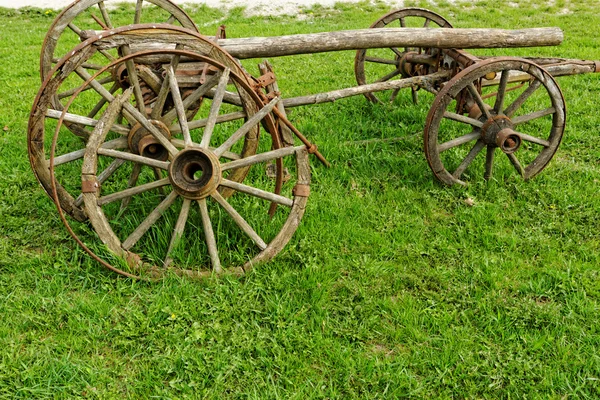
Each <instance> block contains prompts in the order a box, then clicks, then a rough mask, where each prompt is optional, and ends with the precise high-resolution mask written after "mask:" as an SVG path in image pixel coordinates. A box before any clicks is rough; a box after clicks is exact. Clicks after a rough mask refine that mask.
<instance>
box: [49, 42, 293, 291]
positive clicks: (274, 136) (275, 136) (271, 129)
mask: <svg viewBox="0 0 600 400" xmlns="http://www.w3.org/2000/svg"><path fill="white" fill-rule="evenodd" d="M165 52H167V53H170V54H179V55H181V56H188V57H191V58H196V59H198V60H200V61H205V62H206V61H209V60H211V61H212V63H213V64H215V65H216V66H218V67H219V68H221V69H224V68H225V66H224V65H222V64H220V63H218V62H216V61H214V60H212V59H209V58H208V57H205V56H202V55H199V54H196V53H193V52H189V51H183V50H149V51H143V52H139V53H135V54H131V55H129V56H126V57H122V58H120V59H117V60H115V61H113V62H112V63H111V64H109V65H107V66H105V67H104V68H103V69H101V70H99V71H97V72H96V73H95V74H94V75H93V76H92V77H91V78H90V79H88V80H87V81H86V82H85V83H84V84H83V85H82V86H80V88H79V89H78V90H77V92H76V93H74V94H73V96H72V97H71V99H70V100H69V102H68V103H67V104H66V105H65V107H64V109H63V111H62V113H61V116H60V118H59V119H58V123H57V127H56V129H55V132H54V135H53V138H52V145H51V149H50V177H51V186H52V200H53V201H54V204H55V206H56V208H57V210H58V214H59V217H60V219H61V221H62V222H63V224H64V225H65V227H66V228H67V231H68V232H69V234H70V235H71V236H72V237H73V239H74V240H75V241H76V242H77V244H79V246H80V247H81V248H82V249H83V250H84V251H85V252H86V253H88V255H90V256H91V257H92V258H93V259H94V260H96V261H98V262H99V263H100V264H102V265H103V266H104V267H106V268H108V269H109V270H111V271H113V272H116V273H118V274H120V275H124V276H126V277H129V278H134V279H142V280H152V278H148V277H146V276H142V275H135V274H131V273H129V272H126V271H123V270H121V269H119V268H117V267H115V266H113V265H112V264H110V263H108V262H107V261H105V260H104V259H102V258H101V257H100V256H98V255H97V254H96V253H94V252H93V251H92V250H91V249H90V248H89V247H88V246H86V245H85V244H84V243H83V241H82V240H81V238H79V236H78V235H77V234H76V233H75V232H74V231H73V229H72V228H71V225H70V224H69V222H68V220H67V218H66V216H65V213H64V211H63V210H62V207H61V205H60V199H59V197H58V192H57V186H56V179H55V173H54V172H55V171H54V156H55V152H56V146H57V141H58V135H59V131H60V128H61V126H62V124H63V122H64V117H65V115H66V113H67V110H68V108H69V106H70V105H71V103H72V102H73V100H74V99H75V98H76V97H77V96H78V95H79V93H81V91H83V89H84V88H85V87H87V86H88V85H89V84H90V83H91V82H92V81H93V80H94V79H95V78H96V77H98V76H99V75H100V74H102V73H103V72H105V71H106V70H108V69H109V68H112V67H113V66H114V65H116V64H118V63H122V62H125V61H127V60H129V59H131V58H134V57H143V56H147V55H153V54H161V53H165ZM232 74H234V73H233V72H232ZM234 75H235V76H236V77H237V74H234ZM239 83H240V84H241V85H242V87H243V88H244V90H246V91H247V93H248V94H250V96H251V97H252V98H253V100H254V101H255V102H257V104H263V105H264V102H263V101H262V100H261V99H260V97H259V96H258V95H257V94H256V93H255V92H254V91H253V90H252V88H251V87H250V85H248V84H247V83H245V82H243V81H242V79H240V81H239ZM264 121H265V124H266V125H267V127H268V129H267V130H268V131H269V133H270V134H271V138H272V140H273V147H274V148H275V149H278V148H281V142H280V140H279V136H278V134H277V130H276V128H275V121H274V119H273V117H272V116H271V114H268V115H267V116H266V117H265V119H264ZM279 160H280V159H279ZM294 196H295V197H296V195H294ZM295 206H296V201H295V200H294V206H293V207H295ZM291 212H292V211H291V210H290V214H291ZM276 239H277V236H276V238H275V239H273V241H274V240H276ZM271 245H272V242H271V243H269V245H268V247H267V248H266V249H265V250H262V251H261V252H259V253H258V254H257V255H256V256H255V257H254V258H253V260H255V259H259V256H260V255H261V254H263V253H265V252H266V250H268V249H269V247H271ZM131 254H133V253H131ZM253 260H251V261H249V262H247V263H246V264H244V266H242V267H241V269H242V272H246V271H249V270H250V269H252V267H253V265H254V264H253V262H252V261H253ZM261 261H262V260H261ZM154 269H156V268H154ZM168 270H173V269H172V268H169V269H168ZM178 271H179V273H180V274H181V275H186V276H197V277H206V276H210V275H213V274H214V272H211V271H208V272H205V273H202V272H199V273H195V274H194V273H193V271H190V270H178ZM224 271H226V270H224ZM151 272H152V269H151ZM176 272H177V270H176ZM226 272H227V271H226Z"/></svg>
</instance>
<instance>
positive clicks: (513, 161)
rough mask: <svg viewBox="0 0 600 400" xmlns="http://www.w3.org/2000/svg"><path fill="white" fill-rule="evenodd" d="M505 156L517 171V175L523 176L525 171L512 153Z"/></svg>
mask: <svg viewBox="0 0 600 400" xmlns="http://www.w3.org/2000/svg"><path fill="white" fill-rule="evenodd" d="M507 156H508V159H509V160H510V163H511V164H512V165H513V167H515V169H516V170H517V172H518V173H519V175H521V176H525V170H524V169H523V167H522V166H521V163H520V162H519V160H518V159H517V156H516V155H515V154H514V153H510V154H507Z"/></svg>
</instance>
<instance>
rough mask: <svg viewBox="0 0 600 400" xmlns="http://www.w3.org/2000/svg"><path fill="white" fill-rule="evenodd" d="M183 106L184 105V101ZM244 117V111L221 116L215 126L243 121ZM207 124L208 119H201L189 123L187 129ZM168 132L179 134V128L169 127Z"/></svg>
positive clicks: (175, 126) (245, 115)
mask: <svg viewBox="0 0 600 400" xmlns="http://www.w3.org/2000/svg"><path fill="white" fill-rule="evenodd" d="M184 104H185V100H184ZM246 117H247V114H246V112H245V111H236V112H232V113H229V114H222V115H219V116H218V117H217V124H220V123H222V122H229V121H235V120H238V119H243V118H246ZM207 122H208V118H203V119H199V120H195V121H189V122H188V127H189V128H190V129H197V128H202V127H205V126H206V123H207ZM169 131H171V133H181V126H179V125H178V124H175V125H171V127H170V128H169Z"/></svg>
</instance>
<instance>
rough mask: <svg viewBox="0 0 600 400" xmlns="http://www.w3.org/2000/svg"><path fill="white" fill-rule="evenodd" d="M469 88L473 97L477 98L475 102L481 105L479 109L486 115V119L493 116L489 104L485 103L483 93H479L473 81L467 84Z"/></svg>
mask: <svg viewBox="0 0 600 400" xmlns="http://www.w3.org/2000/svg"><path fill="white" fill-rule="evenodd" d="M467 90H468V91H469V93H470V94H471V97H473V100H475V103H477V106H478V107H479V110H480V111H481V113H482V114H483V115H485V118H486V119H490V118H491V117H492V116H491V115H490V111H489V110H488V106H487V104H485V103H484V102H483V99H482V98H481V95H480V94H479V92H478V91H477V89H475V86H474V85H473V83H469V84H468V85H467Z"/></svg>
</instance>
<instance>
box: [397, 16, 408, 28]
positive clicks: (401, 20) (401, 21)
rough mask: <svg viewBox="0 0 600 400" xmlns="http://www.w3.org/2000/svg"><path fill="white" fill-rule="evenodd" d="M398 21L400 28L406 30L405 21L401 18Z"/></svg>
mask: <svg viewBox="0 0 600 400" xmlns="http://www.w3.org/2000/svg"><path fill="white" fill-rule="evenodd" d="M398 21H400V27H401V28H406V20H405V19H404V18H403V17H400V18H399V19H398Z"/></svg>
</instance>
